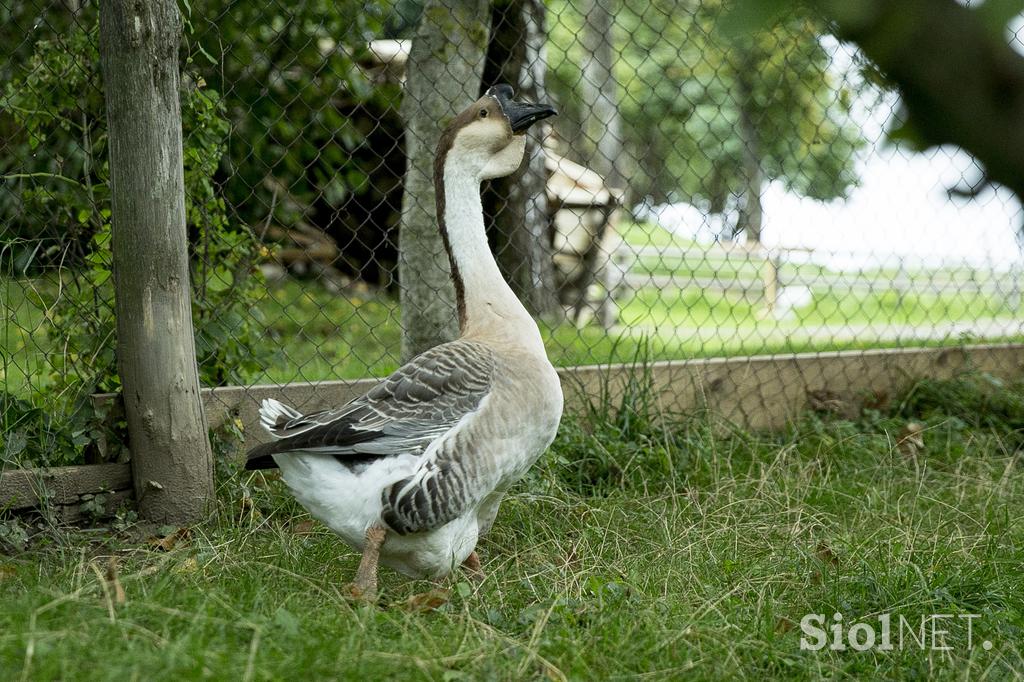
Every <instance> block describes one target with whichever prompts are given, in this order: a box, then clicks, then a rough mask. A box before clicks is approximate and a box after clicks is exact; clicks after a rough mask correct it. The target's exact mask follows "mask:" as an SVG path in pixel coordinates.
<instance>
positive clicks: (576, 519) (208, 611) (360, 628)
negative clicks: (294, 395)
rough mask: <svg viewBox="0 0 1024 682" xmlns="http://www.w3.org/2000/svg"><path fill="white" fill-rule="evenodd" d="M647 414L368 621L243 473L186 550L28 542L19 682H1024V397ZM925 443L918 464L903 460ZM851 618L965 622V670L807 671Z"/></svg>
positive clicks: (531, 491) (325, 548)
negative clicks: (828, 634)
mask: <svg viewBox="0 0 1024 682" xmlns="http://www.w3.org/2000/svg"><path fill="white" fill-rule="evenodd" d="M646 397H647V394H645V393H644V392H643V391H640V393H639V394H634V396H633V399H632V400H631V401H630V402H629V404H630V405H631V406H632V408H633V409H632V410H628V411H625V412H620V413H619V416H617V417H616V416H611V411H610V408H609V406H604V405H597V406H595V408H594V410H593V411H592V412H591V413H590V415H589V417H587V418H583V417H581V418H577V419H570V420H567V421H566V423H565V424H563V427H562V429H561V432H560V434H559V437H558V439H557V441H556V443H555V446H554V447H553V448H552V451H551V452H549V454H548V455H547V456H546V457H545V458H544V459H543V460H542V462H541V463H540V464H539V465H538V466H537V467H536V468H535V470H534V471H533V472H532V473H531V475H530V476H529V477H528V478H527V480H525V481H524V482H523V483H521V484H520V485H519V486H517V487H516V488H515V489H514V490H513V491H512V494H510V495H509V497H508V499H507V501H506V502H505V504H504V505H503V507H502V510H501V513H500V514H499V517H498V521H497V524H496V526H495V528H494V530H493V532H492V533H491V535H490V536H489V537H487V538H486V539H485V541H484V542H483V543H482V546H481V548H480V549H481V553H482V556H483V560H484V566H485V569H486V571H487V572H488V577H487V578H486V580H485V581H484V582H483V583H482V584H479V585H478V584H476V583H474V582H472V581H470V580H468V579H467V578H466V577H465V576H461V575H459V576H456V577H453V578H451V579H449V580H447V581H445V582H444V583H443V584H442V585H434V584H431V583H429V582H423V581H407V580H405V579H403V578H401V577H400V576H398V575H396V574H394V573H391V572H388V571H386V570H385V571H384V572H383V573H382V590H383V592H382V596H381V599H380V601H379V603H378V604H377V605H375V606H368V605H360V604H355V603H351V602H349V601H347V600H346V599H345V598H344V597H343V591H342V587H343V585H344V584H345V582H346V581H347V580H349V579H350V578H351V576H352V574H353V572H354V570H355V566H356V564H357V560H358V557H357V556H356V555H355V554H354V553H353V552H351V551H349V550H347V549H346V548H344V547H343V546H341V545H340V544H339V543H338V542H337V541H336V540H335V539H334V537H333V536H332V535H331V534H330V533H329V532H328V531H326V530H325V529H324V528H323V527H321V526H320V525H319V524H316V523H311V522H310V520H309V519H308V517H307V516H306V515H305V514H304V513H302V512H301V511H300V510H299V509H297V508H296V507H295V506H294V504H293V503H292V502H290V500H289V499H288V497H287V496H286V495H285V494H284V493H283V492H282V490H281V486H280V484H279V483H278V482H276V481H274V480H272V479H267V480H265V479H264V478H263V477H262V474H255V475H250V474H242V473H237V472H235V473H231V472H230V471H229V467H227V466H224V467H221V472H220V477H219V478H220V502H219V506H218V509H217V510H216V511H215V513H213V514H211V517H210V519H209V520H208V521H206V522H204V523H202V524H200V525H198V526H196V527H194V528H191V529H190V531H189V533H188V534H187V535H182V536H181V537H180V538H179V540H178V541H177V542H176V543H174V544H173V546H171V543H169V542H165V543H164V547H163V548H161V547H158V546H157V545H156V544H155V543H152V542H146V541H145V540H144V538H145V536H146V535H147V534H148V532H150V531H152V532H156V533H157V534H163V533H167V532H168V531H169V530H170V529H149V530H148V531H147V529H140V528H139V527H132V526H130V524H127V519H124V518H122V519H121V520H120V521H118V522H117V523H116V524H115V527H112V528H108V529H103V528H99V529H94V530H90V531H80V532H75V531H69V530H64V529H57V528H53V527H50V526H48V525H47V524H45V523H41V524H40V525H39V526H33V527H31V528H29V529H28V530H29V532H30V533H35V537H33V538H32V539H31V540H30V541H29V543H28V547H27V549H22V550H10V548H9V550H8V551H9V553H8V554H7V555H0V600H2V602H3V604H4V609H3V610H2V611H0V677H2V678H4V679H26V680H34V679H39V680H49V679H62V680H85V679H88V680H121V679H146V680H161V679H168V680H170V679H194V678H200V677H202V678H209V679H240V680H247V679H254V680H262V679H296V678H304V679H352V678H362V679H384V678H387V677H390V678H397V679H423V680H462V679H467V680H470V679H472V680H475V679H500V680H505V679H507V680H521V679H537V678H543V679H554V680H562V679H570V680H594V679H624V678H629V679H636V678H637V677H639V676H642V677H643V678H646V679H680V678H682V677H686V678H688V679H742V678H749V679H757V680H765V679H769V680H770V679H778V680H801V679H807V680H813V679H821V678H823V677H835V678H849V679H870V678H874V679H879V678H890V679H891V678H901V679H910V678H916V679H925V678H927V679H968V678H975V677H978V678H981V677H986V678H995V679H1004V678H1013V677H1018V678H1019V676H1020V675H1021V673H1020V671H1021V670H1024V658H1022V655H1021V641H1022V640H1021V635H1022V632H1024V629H1022V628H1024V602H1022V600H1021V593H1022V590H1024V572H1022V571H1021V564H1020V562H1021V556H1022V551H1024V546H1022V545H1024V521H1022V519H1021V515H1020V514H1019V510H1020V509H1021V508H1022V505H1024V471H1022V470H1021V451H1020V447H1021V445H1022V443H1024V439H1022V436H1021V432H1022V431H1021V429H1022V427H1024V388H1022V387H1021V386H1009V387H1005V386H1000V385H999V384H998V382H996V381H994V380H990V379H987V378H986V377H968V378H966V379H964V380H961V381H957V382H949V383H944V384H937V383H923V384H919V385H918V386H916V387H915V388H914V389H913V390H912V391H911V392H910V393H909V394H907V395H906V396H904V397H903V398H901V399H899V400H894V401H893V402H892V403H891V404H890V405H887V406H884V407H882V408H880V409H875V410H868V411H865V412H863V413H862V416H861V417H860V418H858V419H856V420H854V421H846V420H842V419H838V418H832V417H829V416H827V415H815V414H808V415H806V416H805V417H804V418H803V419H801V420H800V421H799V422H798V423H797V424H795V425H794V426H793V427H792V428H791V429H789V430H788V431H786V432H783V433H752V432H747V431H743V430H740V429H738V428H735V427H734V426H732V425H730V424H726V423H723V422H722V421H720V420H718V419H716V418H714V417H712V416H710V415H689V416H670V415H667V416H664V418H663V419H662V421H661V422H660V425H656V424H655V422H654V421H653V419H652V416H653V415H654V414H656V413H657V409H656V406H654V405H652V404H651V402H650V400H647V399H645V398H646ZM911 422H916V423H919V424H920V427H921V429H922V431H921V433H922V435H923V448H920V449H917V448H909V447H907V446H906V444H903V445H900V444H898V441H899V436H900V434H901V433H903V432H904V429H905V428H906V427H907V426H908V424H909V423H911ZM0 529H3V534H0V537H7V538H8V540H10V538H12V537H15V536H16V535H17V532H16V531H18V530H24V528H23V527H19V528H13V524H10V523H8V524H7V525H5V526H0ZM111 557H113V561H114V562H116V565H117V569H116V572H117V574H118V576H119V583H120V585H121V586H122V587H123V590H124V594H125V597H126V600H125V602H124V603H118V600H117V598H116V594H117V593H116V588H115V587H114V585H113V583H111V582H110V581H109V580H108V579H107V577H106V576H107V575H108V573H107V571H108V566H109V565H110V564H111ZM834 613H841V614H843V617H844V623H845V624H847V625H853V624H854V623H856V622H864V623H868V624H872V623H873V624H875V626H876V629H877V626H878V623H879V620H878V617H879V616H880V615H882V614H890V616H891V619H892V622H893V623H894V634H893V641H894V642H897V640H896V634H895V632H896V629H895V623H897V622H900V621H899V619H901V618H902V619H904V620H905V621H906V622H907V623H911V624H914V626H915V627H916V626H917V625H919V623H920V622H921V619H922V618H927V617H930V616H931V614H951V616H954V617H950V618H946V619H944V620H942V621H941V622H940V623H939V627H938V630H939V631H942V630H945V631H947V633H946V634H945V635H942V634H940V635H939V640H938V644H939V645H945V646H949V647H951V648H950V650H948V651H937V650H932V649H931V641H930V640H929V641H927V642H926V644H925V648H924V649H922V648H921V646H919V645H918V643H917V641H916V640H914V639H911V638H910V637H908V636H905V637H904V641H903V645H902V646H895V647H894V650H892V651H879V650H877V649H870V650H867V651H856V650H853V649H852V648H849V647H848V648H847V649H846V650H845V651H833V650H831V649H829V648H828V647H826V648H825V649H822V650H820V651H810V650H802V649H801V648H800V640H801V637H802V636H805V637H806V636H807V635H804V634H803V633H802V632H801V628H800V625H799V623H800V621H801V619H802V618H803V617H804V616H805V615H806V614H822V615H823V616H824V618H826V619H829V620H826V621H824V622H825V623H826V624H830V623H832V620H831V618H832V614H834ZM957 615H960V616H965V615H970V616H975V615H976V616H977V617H976V618H971V619H967V618H958V617H955V616H957ZM968 622H969V623H971V625H972V631H971V645H972V646H971V647H970V648H968V642H967V630H966V625H965V624H966V623H968ZM906 632H909V630H908V631H906ZM929 632H930V630H929ZM985 641H988V642H990V644H991V648H990V649H986V648H985V647H984V646H983V645H982V643H983V642H985ZM897 643H898V642H897Z"/></svg>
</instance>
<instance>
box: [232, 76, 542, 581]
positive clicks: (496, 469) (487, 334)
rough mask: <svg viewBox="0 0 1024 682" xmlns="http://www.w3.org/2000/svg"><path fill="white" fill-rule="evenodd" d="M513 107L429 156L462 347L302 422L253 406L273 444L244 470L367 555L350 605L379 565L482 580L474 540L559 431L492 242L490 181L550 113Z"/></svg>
mask: <svg viewBox="0 0 1024 682" xmlns="http://www.w3.org/2000/svg"><path fill="white" fill-rule="evenodd" d="M513 97H514V92H513V90H512V88H511V87H510V86H508V85H496V86H494V87H492V88H490V89H489V90H487V92H486V93H485V94H484V95H483V96H482V97H481V98H480V99H478V100H477V101H476V102H474V103H473V104H472V105H471V106H469V107H468V108H467V109H466V110H465V111H463V112H462V113H461V114H459V115H458V116H456V117H455V119H454V120H453V121H452V122H451V124H450V125H449V126H448V127H447V128H446V129H445V130H444V132H443V133H442V135H441V138H440V142H439V143H438V146H437V153H436V156H435V159H434V186H435V194H436V197H435V198H436V202H437V217H438V227H439V229H440V232H441V236H442V241H443V243H444V246H445V249H446V251H447V253H448V259H449V262H450V265H451V276H452V281H453V284H454V288H455V294H456V303H457V312H458V317H459V330H460V333H459V337H458V338H457V339H456V340H454V341H451V342H448V343H443V344H441V345H438V346H435V347H434V348H431V349H430V350H427V351H426V352H424V353H422V354H420V355H419V356H417V357H415V358H413V359H412V360H411V361H409V362H408V363H406V364H404V365H403V366H402V367H400V368H399V369H398V370H397V371H395V372H394V373H393V374H391V375H390V376H388V377H387V378H385V379H384V380H382V381H381V382H380V383H379V384H377V385H376V386H375V387H374V388H373V389H371V390H370V391H369V392H367V393H366V394H365V395H363V396H362V397H359V398H357V399H355V400H353V401H352V402H350V403H348V404H347V405H344V406H342V407H339V408H336V409H329V410H325V411H322V412H316V413H312V414H302V413H300V412H299V411H298V410H295V409H294V408H291V407H289V406H287V405H284V404H282V403H280V402H278V401H276V400H273V399H268V400H265V401H263V403H262V406H261V409H260V421H261V424H262V426H263V427H264V428H265V429H266V430H267V431H269V433H270V435H271V436H272V440H271V441H270V442H268V443H266V444H263V445H260V446H257V447H256V448H254V449H253V450H251V451H250V452H249V453H248V454H247V458H246V469H265V468H274V467H277V468H279V469H280V470H281V477H282V478H283V480H284V482H285V484H286V485H287V486H288V488H289V489H290V491H291V492H292V494H293V495H294V496H295V498H296V499H297V500H298V502H299V503H300V504H302V505H303V506H304V507H305V508H306V509H307V510H308V511H309V512H310V513H311V514H312V516H314V517H315V518H317V519H318V520H320V521H321V522H323V523H324V524H325V525H327V526H328V527H329V528H330V529H331V530H333V531H334V532H335V533H336V534H337V535H338V536H339V537H340V538H341V539H342V540H343V541H344V542H345V543H346V544H348V545H349V546H351V547H352V548H354V549H356V550H357V551H360V552H362V558H361V560H360V563H359V568H358V569H357V571H356V576H355V580H354V581H353V582H352V583H351V584H350V585H349V589H350V591H351V593H352V595H353V596H355V597H360V598H365V599H373V598H375V597H376V592H377V567H378V564H381V565H384V566H387V567H389V568H392V569H394V570H396V571H398V572H399V573H401V574H404V575H406V576H408V577H411V578H429V579H434V580H439V579H441V578H444V577H445V576H446V575H448V574H449V573H450V572H451V571H452V570H454V569H455V568H456V567H458V566H460V565H463V566H465V567H466V568H467V570H469V571H470V572H471V574H473V575H474V576H475V577H477V578H482V576H483V573H482V569H481V566H480V559H479V556H478V555H477V553H476V551H475V550H476V545H477V541H478V539H479V538H480V537H481V536H482V535H484V534H485V533H487V532H488V531H489V530H490V528H491V525H492V524H493V523H494V519H495V516H496V515H497V513H498V506H499V503H500V502H501V499H502V496H503V494H504V492H505V491H506V490H507V489H508V487H509V486H510V485H511V484H512V483H514V482H515V481H516V480H518V479H520V478H521V477H522V476H523V475H524V474H525V473H526V472H527V470H528V469H529V468H530V466H531V465H532V464H533V463H534V462H535V461H536V460H537V459H538V457H540V455H541V454H542V453H543V452H544V451H545V450H546V449H547V447H548V446H549V445H550V444H551V442H552V440H554V437H555V434H556V432H557V430H558V425H559V422H560V420H561V416H562V389H561V384H560V382H559V379H558V375H557V374H556V372H555V370H554V368H553V367H552V365H551V362H550V361H549V360H548V357H547V354H546V352H545V349H544V344H543V342H542V340H541V335H540V331H539V329H538V328H537V324H536V323H535V322H534V320H533V318H532V317H531V316H530V314H529V313H528V312H527V311H526V309H525V308H524V307H523V305H522V303H521V302H520V301H519V299H518V298H517V297H516V295H515V294H514V293H513V292H512V289H511V288H510V287H509V285H508V284H507V283H506V282H505V280H504V278H503V277H502V275H501V273H500V272H499V270H498V266H497V263H495V260H494V256H493V255H492V254H491V251H490V247H489V246H488V243H487V237H486V234H485V232H484V220H483V209H482V205H481V199H480V183H481V181H483V180H487V179H492V178H498V177H503V176H506V175H510V174H511V173H513V172H515V171H516V170H517V169H518V168H519V166H520V165H521V163H522V160H523V156H524V152H525V149H526V141H525V137H524V133H525V132H526V130H527V129H528V128H529V127H530V126H531V125H533V124H534V123H536V122H537V121H540V120H542V119H545V118H547V117H549V116H554V115H555V114H556V112H555V110H554V109H553V108H552V107H550V106H548V105H544V104H530V103H525V102H521V101H516V100H515V99H513Z"/></svg>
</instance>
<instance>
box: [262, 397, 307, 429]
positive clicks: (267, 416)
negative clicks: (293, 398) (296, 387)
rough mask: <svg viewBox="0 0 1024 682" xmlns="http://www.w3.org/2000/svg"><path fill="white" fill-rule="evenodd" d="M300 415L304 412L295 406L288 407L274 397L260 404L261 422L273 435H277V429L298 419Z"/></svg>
mask: <svg viewBox="0 0 1024 682" xmlns="http://www.w3.org/2000/svg"><path fill="white" fill-rule="evenodd" d="M300 417H302V413H301V412H299V411H298V410H296V409H295V408H294V407H288V406H287V405H285V404H284V403H282V402H280V401H278V400H274V399H273V398H267V399H266V400H264V401H263V404H262V405H261V406H260V424H262V425H263V428H265V429H266V430H267V431H269V432H270V435H272V436H277V434H276V433H275V432H276V431H277V429H280V428H282V427H284V425H285V424H287V423H288V422H290V421H291V420H293V419H298V418H300Z"/></svg>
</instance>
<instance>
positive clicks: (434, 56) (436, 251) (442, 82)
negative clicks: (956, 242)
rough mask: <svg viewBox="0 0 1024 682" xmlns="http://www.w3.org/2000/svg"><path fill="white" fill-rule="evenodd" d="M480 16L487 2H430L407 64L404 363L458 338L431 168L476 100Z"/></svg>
mask: <svg viewBox="0 0 1024 682" xmlns="http://www.w3.org/2000/svg"><path fill="white" fill-rule="evenodd" d="M487 9H488V3H487V0H429V1H428V2H427V4H426V6H425V7H424V9H423V15H422V18H421V19H420V25H419V28H418V29H417V30H416V36H415V37H414V38H413V40H412V47H411V49H410V53H409V60H408V62H407V63H406V88H405V96H404V97H403V99H402V118H403V120H404V121H405V150H406V157H407V158H408V162H407V170H406V173H405V192H404V194H403V196H402V222H401V230H400V233H399V240H398V248H399V253H398V267H399V279H400V281H401V284H402V286H401V303H402V305H401V309H402V331H403V334H402V358H403V359H409V358H411V357H413V356H415V355H418V354H420V353H422V352H423V351H425V350H427V349H429V348H431V347H433V346H436V345H437V344H439V343H443V342H445V341H450V340H452V339H454V338H455V337H456V336H457V335H458V323H457V320H456V316H455V293H454V288H453V286H452V282H451V268H450V265H449V263H448V256H447V254H446V252H445V248H444V244H443V242H442V240H441V235H440V233H439V232H438V229H437V217H436V212H435V204H434V200H435V199H434V170H433V162H434V152H435V150H436V148H437V141H438V140H439V139H440V137H441V132H442V131H443V130H444V128H445V126H446V125H448V123H449V122H450V121H451V119H452V118H453V117H455V116H456V115H457V114H458V113H459V111H461V110H462V109H463V108H464V107H465V106H466V105H467V103H469V102H472V101H474V100H475V99H476V98H477V97H478V96H479V94H478V93H479V91H480V78H481V76H482V72H483V65H484V55H485V51H486V49H487V37H488V25H489V24H490V15H489V13H488V11H487Z"/></svg>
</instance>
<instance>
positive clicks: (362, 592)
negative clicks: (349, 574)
mask: <svg viewBox="0 0 1024 682" xmlns="http://www.w3.org/2000/svg"><path fill="white" fill-rule="evenodd" d="M386 535H387V529H386V528H384V527H382V526H370V527H369V528H368V529H367V531H366V546H365V547H364V548H363V558H362V559H361V560H360V561H359V568H358V569H356V579H355V581H353V582H352V584H351V585H350V586H349V591H350V592H351V593H352V596H353V597H356V598H357V599H366V600H368V601H372V600H374V599H376V598H377V560H378V559H379V558H380V547H381V545H383V544H384V538H385V536H386Z"/></svg>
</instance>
